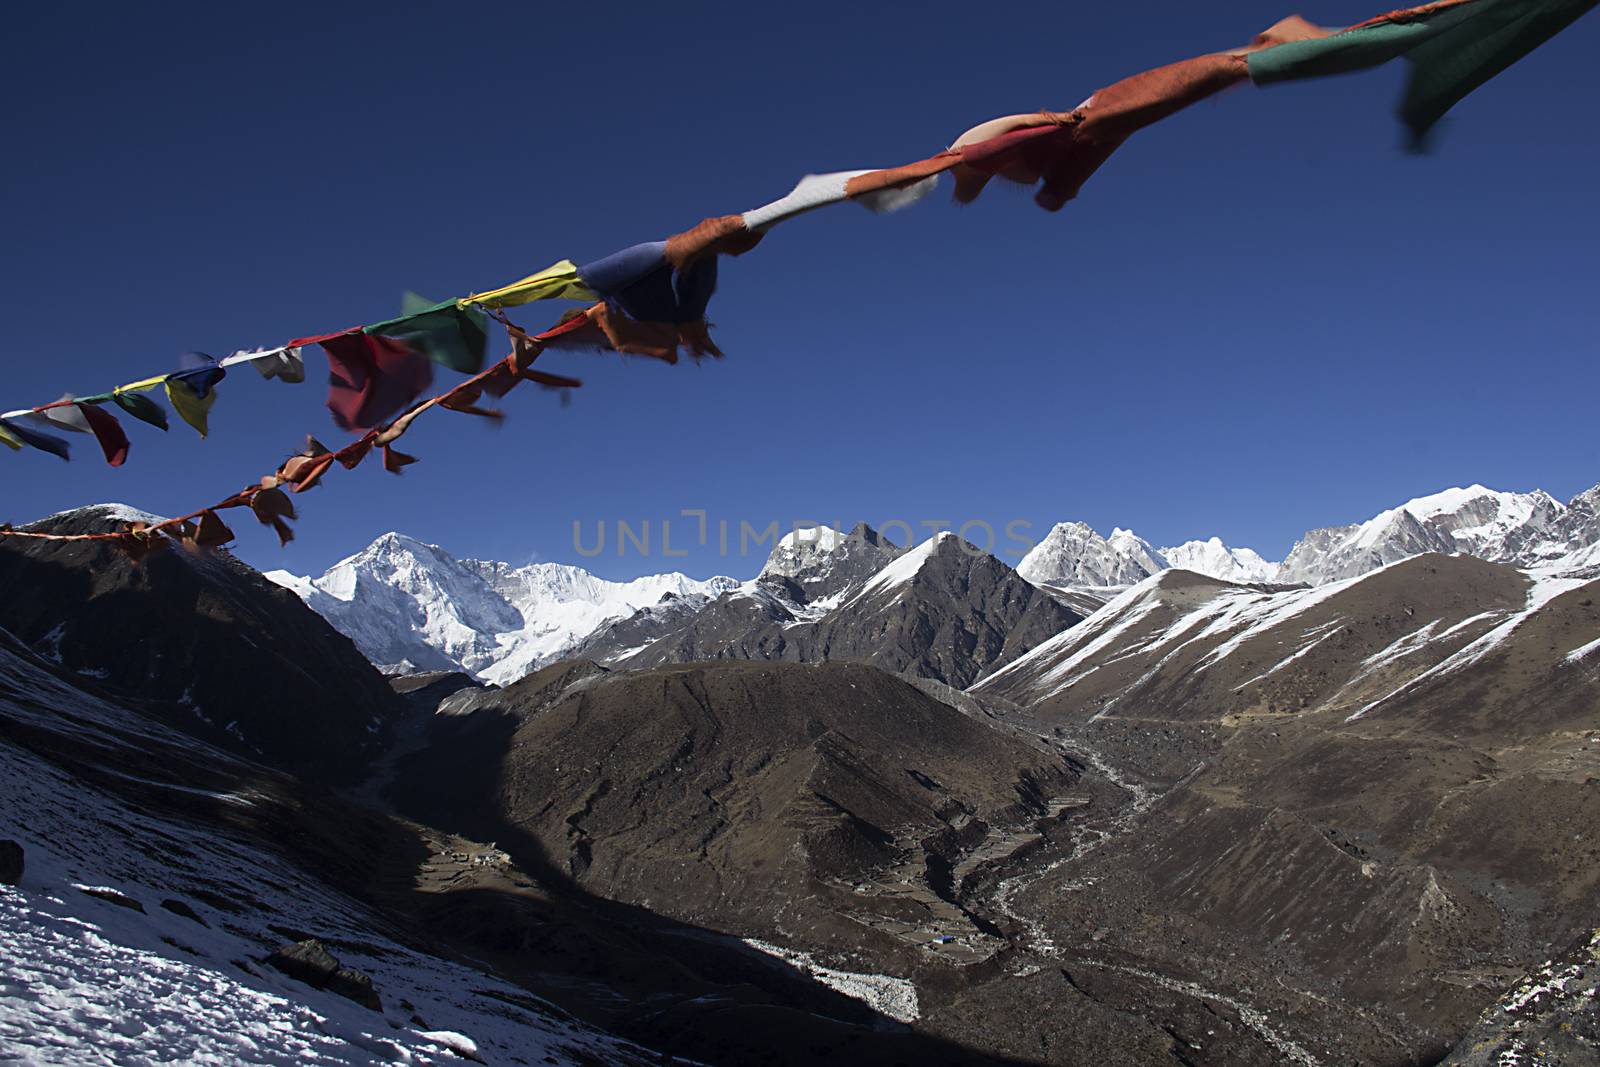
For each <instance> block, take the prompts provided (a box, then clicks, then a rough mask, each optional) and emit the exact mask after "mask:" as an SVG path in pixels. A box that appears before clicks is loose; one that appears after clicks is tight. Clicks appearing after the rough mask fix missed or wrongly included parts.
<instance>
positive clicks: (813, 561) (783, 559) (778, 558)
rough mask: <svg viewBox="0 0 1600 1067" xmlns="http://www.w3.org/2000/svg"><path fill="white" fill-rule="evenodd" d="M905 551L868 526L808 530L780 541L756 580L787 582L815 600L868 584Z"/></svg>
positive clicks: (811, 528) (826, 527)
mask: <svg viewBox="0 0 1600 1067" xmlns="http://www.w3.org/2000/svg"><path fill="white" fill-rule="evenodd" d="M902 551H903V550H902V549H900V548H899V547H897V546H896V545H894V544H892V543H890V542H889V541H886V540H884V538H883V537H882V536H881V535H880V534H879V533H878V531H876V530H874V529H873V528H872V527H870V526H868V525H866V524H865V523H862V524H860V525H858V526H856V528H855V529H853V530H851V531H850V532H849V533H848V534H843V533H840V532H839V531H838V530H835V529H833V528H832V527H830V526H811V527H806V528H803V529H799V530H794V531H791V532H790V533H787V534H785V535H784V536H783V537H782V538H781V539H780V540H779V541H778V544H777V545H776V546H775V547H774V548H773V550H772V553H771V555H769V556H768V557H767V561H766V563H765V564H764V565H763V566H762V568H761V573H760V574H758V575H756V581H757V582H760V581H763V580H767V581H771V580H774V579H787V580H788V581H791V582H793V583H795V584H796V585H798V586H799V587H800V588H801V590H803V591H804V593H805V595H806V597H807V599H808V600H813V601H815V600H819V599H824V598H827V597H830V596H834V595H836V594H839V593H842V592H844V590H845V589H846V588H848V587H850V586H853V585H856V584H858V583H860V582H862V581H865V580H866V579H867V578H870V577H871V576H872V575H874V574H876V573H877V572H879V571H880V570H882V569H883V568H884V567H886V566H888V565H889V564H890V563H892V562H893V561H894V560H895V558H896V557H897V556H899V555H900V554H901V552H902Z"/></svg>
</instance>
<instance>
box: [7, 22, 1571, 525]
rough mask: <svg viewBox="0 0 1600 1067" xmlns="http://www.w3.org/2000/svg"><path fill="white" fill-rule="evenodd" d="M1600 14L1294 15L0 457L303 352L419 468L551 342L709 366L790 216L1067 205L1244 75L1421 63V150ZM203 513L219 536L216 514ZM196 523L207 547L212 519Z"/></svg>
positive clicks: (1410, 109) (239, 358)
mask: <svg viewBox="0 0 1600 1067" xmlns="http://www.w3.org/2000/svg"><path fill="white" fill-rule="evenodd" d="M1597 4H1600V0H1433V2H1430V3H1425V4H1422V5H1420V6H1415V7H1409V8H1404V9H1401V10H1398V11H1391V12H1388V13H1387V14H1382V15H1379V16H1377V17H1375V18H1370V19H1367V20H1366V21H1364V22H1358V23H1356V24H1354V25H1352V26H1348V27H1345V28H1343V29H1329V28H1324V27H1321V26H1316V25H1314V24H1312V23H1310V22H1307V21H1306V20H1305V19H1302V18H1300V17H1299V16H1292V17H1290V18H1286V19H1283V20H1281V21H1279V22H1278V23H1276V24H1274V25H1273V26H1271V27H1269V28H1268V29H1267V30H1266V31H1264V32H1262V33H1261V34H1258V35H1257V36H1256V37H1255V38H1254V39H1253V40H1252V41H1250V42H1249V43H1248V44H1246V45H1244V46H1241V47H1238V48H1234V49H1230V50H1227V51H1220V52H1212V53H1208V54H1204V55H1199V56H1196V57H1194V58H1192V59H1185V60H1182V61H1180V62H1177V63H1171V64H1167V65H1166V66H1161V67H1156V68H1154V69H1151V70H1146V71H1143V72H1140V73H1137V74H1134V75H1133V76H1132V77H1128V78H1124V79H1122V80H1121V81H1118V82H1115V83H1113V84H1111V85H1109V86H1107V87H1105V88H1102V89H1099V90H1097V91H1096V92H1094V93H1093V94H1092V95H1091V96H1090V97H1089V98H1088V99H1087V100H1085V101H1084V102H1083V103H1081V104H1079V105H1078V106H1077V107H1075V108H1073V109H1072V110H1070V111H1063V112H1056V111H1043V110H1041V111H1035V112H1030V113H1025V114H1014V115H1005V116H1001V117H999V118H995V119H990V120H989V121H987V122H984V123H981V124H979V125H977V126H974V127H973V128H972V129H970V130H968V131H966V132H965V133H963V134H961V135H960V136H959V137H957V138H956V139H955V141H954V142H953V143H952V144H951V145H950V147H948V148H946V149H944V150H942V151H939V152H936V153H935V154H933V155H932V156H929V157H927V158H925V159H921V160H917V161H915V162H912V163H907V164H904V165H902V166H898V167H889V168H884V169H880V170H853V171H834V172H830V173H822V174H807V175H806V176H804V177H803V178H801V179H800V181H799V182H798V183H796V184H795V186H794V187H793V188H792V189H791V190H790V191H789V192H788V193H787V194H786V195H784V196H782V197H780V198H779V199H777V200H774V201H772V202H770V203H767V204H764V205H762V206H760V207H757V208H753V209H751V210H749V211H745V212H743V213H741V214H732V215H719V216H714V217H711V218H707V219H705V220H703V221H702V222H700V223H699V224H697V225H696V226H694V227H692V228H690V229H688V230H685V231H683V232H681V233H677V234H674V235H672V236H670V237H668V238H667V239H666V240H662V241H647V242H644V243H641V244H634V245H630V246H628V247H627V248H624V249H622V250H621V251H619V252H615V253H613V254H611V255H609V256H604V257H601V258H599V259H595V260H591V261H589V262H587V263H585V264H583V265H581V266H580V265H578V264H576V263H575V262H574V261H573V260H570V259H563V260H560V261H558V262H556V263H554V264H552V265H551V266H549V267H546V268H544V269H543V270H540V271H537V272H535V273H533V274H529V275H527V276H526V277H523V278H520V279H518V280H517V281H514V282H511V283H509V284H507V285H503V286H500V287H499V288H495V289H490V290H488V291H486V292H481V293H473V294H472V295H469V296H466V297H462V298H459V299H455V300H446V301H441V302H437V303H434V302H430V301H428V300H425V299H423V298H422V297H419V296H416V295H415V294H407V296H406V298H405V302H404V304H403V306H402V309H401V314H400V316H399V317H397V318H393V319H388V320H385V321H383V322H378V323H373V324H372V325H369V326H364V327H354V328H351V329H347V330H341V331H337V332H334V333H326V334H320V335H317V336H314V337H302V338H299V339H297V340H293V341H290V342H288V343H286V344H284V345H282V346H279V347H276V348H264V349H257V350H251V351H246V350H241V351H237V352H234V353H233V354H232V355H231V356H228V357H227V358H225V359H223V360H220V361H218V360H215V359H212V358H211V357H210V356H208V355H205V354H204V353H189V354H187V355H186V356H185V357H184V362H183V364H182V366H181V367H180V369H179V370H177V371H174V372H172V373H170V374H164V375H158V376H156V377H152V378H146V379H142V380H140V381H135V382H129V383H127V384H125V385H121V386H118V387H117V388H115V389H113V390H111V391H110V392H107V393H97V394H94V395H93V396H86V397H79V398H76V399H73V398H72V397H66V398H63V399H62V400H58V401H55V402H54V403H52V404H45V405H41V406H39V407H34V408H24V409H20V410H17V411H9V412H0V444H3V445H5V446H6V447H8V448H11V449H13V450H17V449H20V448H22V447H23V446H28V447H30V448H36V449H40V450H42V451H46V452H50V453H52V454H54V455H57V456H60V457H62V458H63V459H65V458H67V457H68V456H69V448H68V446H67V442H66V441H65V440H63V439H62V438H59V437H57V436H55V435H54V434H53V433H49V432H45V430H44V429H41V428H40V427H41V426H43V427H46V428H50V427H54V428H59V429H65V430H68V431H77V432H87V433H91V434H93V435H94V436H95V438H96V440H97V441H98V442H99V444H100V447H101V451H102V452H103V454H104V455H105V457H106V460H107V462H109V463H111V464H112V465H113V466H115V465H118V464H121V463H122V462H124V461H125V460H126V458H127V455H128V447H129V446H128V439H127V435H126V433H125V432H124V430H123V427H122V424H121V423H120V422H119V421H118V420H117V418H116V416H114V415H113V414H111V412H110V411H109V410H108V408H109V405H111V404H115V405H116V406H117V407H119V408H121V409H122V411H123V412H124V413H125V414H128V415H131V416H132V417H134V418H135V419H138V420H139V421H141V422H146V423H149V424H151V425H153V426H158V427H160V428H161V429H163V430H165V429H166V428H167V425H168V420H167V415H166V412H165V411H164V410H163V409H162V408H161V406H160V405H158V404H157V403H156V402H155V401H154V400H152V399H151V398H150V397H148V396H145V395H144V394H145V393H146V392H148V391H150V390H153V389H154V388H155V387H157V386H162V387H163V388H164V390H165V392H166V394H167V398H168V400H169V401H170V403H171V405H172V407H173V409H174V410H175V411H177V413H178V415H179V417H181V418H182V419H183V420H184V421H185V422H187V423H188V424H189V425H191V426H193V427H194V428H195V429H196V430H197V431H198V432H199V433H200V435H201V436H202V437H204V436H205V435H206V434H207V432H208V419H209V415H210V412H211V409H212V406H213V405H214V404H215V402H216V392H215V389H216V386H217V384H218V383H219V382H221V381H222V380H223V377H224V376H225V375H226V373H227V370H228V368H230V367H232V366H236V365H238V364H240V363H246V362H248V363H252V364H254V365H255V367H256V369H257V370H258V371H259V372H260V374H261V375H262V376H263V377H264V378H267V379H269V380H270V379H273V378H276V379H279V380H281V381H285V382H301V381H304V380H305V375H306V369H305V362H304V359H303V355H302V348H303V347H304V346H306V345H310V344H318V345H321V346H322V348H323V350H324V352H325V353H326V354H327V358H328V364H329V371H330V374H329V390H328V401H327V403H328V407H329V409H330V411H331V412H332V414H333V419H334V421H335V423H336V424H338V425H339V426H340V427H341V428H342V429H345V430H348V431H352V432H355V433H357V434H362V435H364V436H363V438H362V441H365V444H364V445H363V444H362V441H358V442H356V443H355V445H354V446H353V448H352V449H346V450H341V451H340V452H339V453H337V458H338V459H339V460H340V462H342V463H345V464H346V465H347V466H353V465H355V464H356V463H359V462H361V460H362V458H363V457H364V456H365V455H366V453H367V452H368V451H370V450H371V449H372V448H373V447H377V446H380V445H381V446H382V447H383V449H384V465H385V466H386V467H387V468H388V469H390V470H398V469H399V468H400V467H403V466H405V465H406V464H407V463H409V462H411V461H412V460H411V457H407V456H405V455H404V454H402V453H398V452H394V451H393V450H392V449H391V448H390V447H389V446H390V444H391V442H392V441H393V440H394V439H395V438H397V437H398V436H399V435H400V434H402V433H404V427H405V426H408V425H409V420H410V419H413V418H415V417H416V415H417V414H418V413H420V411H422V410H426V409H427V408H428V407H431V406H441V407H446V408H449V409H450V410H453V411H458V412H464V413H467V414H473V415H479V416H485V417H489V418H499V417H500V413H499V412H498V411H497V410H495V409H493V408H490V407H486V406H484V405H483V404H482V403H481V400H482V398H483V396H484V395H485V394H487V395H490V396H503V395H504V394H505V392H507V391H508V390H510V389H511V388H513V387H514V386H516V385H517V384H519V383H520V382H523V381H533V382H535V383H537V384H539V385H541V386H543V387H546V388H553V389H560V390H567V389H570V388H572V387H573V386H576V385H577V384H579V383H578V380H577V379H575V378H563V377H561V376H559V375H551V374H547V373H545V372H543V371H535V370H532V369H531V368H530V364H531V363H532V360H533V359H534V358H536V357H537V355H538V353H539V352H541V351H543V350H544V349H545V348H548V347H585V348H600V349H603V350H608V351H615V352H621V353H627V354H633V355H642V356H647V357H651V358H655V359H660V360H663V361H666V362H669V363H672V362H676V361H677V359H678V358H679V354H680V352H682V351H687V352H688V353H689V355H690V356H692V357H695V358H700V357H703V356H720V355H722V352H721V350H720V349H718V347H717V346H716V344H715V343H714V342H713V341H712V339H711V336H710V325H709V323H708V322H707V320H706V313H707V309H708V307H709V304H710V300H711V297H712V295H713V294H714V293H715V291H716V287H717V276H718V261H719V259H720V258H721V257H722V256H737V255H741V254H743V253H745V252H748V251H750V250H751V249H753V248H754V247H755V246H756V245H757V244H758V243H759V242H760V241H761V240H762V239H763V237H764V236H765V235H766V234H767V233H768V232H770V231H771V229H772V228H773V227H774V226H776V225H778V224H779V223H781V222H785V221H787V220H789V219H792V218H796V217H798V216H800V215H803V214H806V213H808V212H812V211H816V210H819V209H821V208H824V207H828V206H831V205H833V204H837V203H843V202H845V201H853V202H855V203H858V204H861V205H862V206H864V207H866V208H868V209H869V210H872V211H875V212H888V211H895V210H898V209H900V208H903V207H906V206H908V205H910V204H913V203H916V202H917V201H918V200H920V199H922V198H923V197H925V196H926V195H927V194H928V192H929V191H930V190H932V189H933V188H934V186H935V185H936V184H937V182H938V181H939V175H940V174H942V173H943V172H945V171H950V172H952V175H953V177H954V179H955V198H956V200H958V201H960V202H963V203H965V202H970V201H972V200H974V199H976V198H977V197H978V196H979V195H980V194H981V193H982V191H983V190H984V188H985V187H986V186H987V184H988V183H989V182H990V181H992V180H994V179H995V178H1000V179H1002V180H1008V181H1014V182H1019V183H1022V184H1025V185H1030V186H1037V190H1036V192H1035V197H1034V199H1035V201H1036V202H1037V203H1038V204H1039V206H1041V207H1043V208H1045V209H1046V210H1049V211H1056V210H1059V209H1060V208H1062V207H1063V206H1064V205H1066V204H1067V203H1068V202H1069V201H1071V200H1073V199H1074V198H1076V197H1077V196H1078V195H1079V193H1080V192H1081V190H1082V188H1083V186H1084V184H1085V183H1086V182H1087V181H1088V180H1089V179H1090V178H1091V177H1093V176H1094V175H1095V174H1096V173H1097V172H1098V171H1099V170H1100V169H1101V168H1102V167H1103V166H1104V165H1105V163H1106V162H1107V161H1108V160H1109V159H1110V158H1111V156H1112V155H1113V154H1114V153H1115V152H1116V151H1117V149H1118V148H1119V147H1121V146H1122V144H1124V143H1125V142H1126V141H1127V140H1128V138H1129V137H1131V136H1132V135H1134V134H1135V133H1137V132H1139V131H1140V130H1143V129H1145V128H1146V127H1148V126H1150V125H1152V124H1154V123H1156V122H1159V121H1161V120H1162V119H1165V118H1168V117H1170V116H1172V115H1174V114H1176V113H1177V112H1179V111H1181V110H1183V109H1185V108H1187V107H1189V106H1191V105H1192V104H1194V103H1196V102H1198V101H1200V100H1203V99H1206V98H1208V97H1211V96H1214V95H1216V94H1217V93H1219V92H1221V91H1222V90H1224V89H1227V88H1229V87H1231V86H1235V85H1239V84H1242V83H1244V82H1246V81H1249V82H1251V83H1253V84H1256V85H1271V84H1274V83H1277V82H1280V81H1290V80H1296V79H1304V78H1314V77H1323V76H1329V75H1336V74H1344V73H1350V72H1355V71H1360V70H1364V69H1367V68H1370V67H1376V66H1379V65H1381V64H1384V63H1387V62H1389V61H1391V60H1394V59H1401V58H1403V59H1405V60H1407V61H1408V63H1409V64H1410V66H1411V77H1410V80H1409V82H1408V85H1407V89H1406V93H1405V96H1404V98H1403V100H1402V102H1401V104H1400V108H1399V112H1400V118H1401V120H1402V121H1403V122H1404V123H1405V125H1406V127H1407V128H1408V129H1409V131H1410V133H1411V136H1412V138H1413V141H1414V143H1420V142H1421V140H1422V138H1423V137H1424V136H1425V135H1426V134H1427V133H1428V132H1429V130H1430V129H1432V127H1433V126H1434V125H1435V124H1436V123H1437V122H1438V121H1439V119H1440V118H1441V117H1442V116H1443V115H1444V114H1445V113H1446V112H1448V111H1449V110H1450V108H1451V107H1453V106H1454V105H1455V104H1456V103H1458V102H1459V101H1460V100H1461V99H1462V98H1464V97H1465V96H1466V95H1467V94H1469V93H1471V92H1472V91H1474V90H1475V89H1477V88H1478V87H1479V86H1481V85H1483V84H1484V83H1485V82H1486V81H1488V80H1489V79H1490V78H1492V77H1493V76H1494V75H1496V74H1498V73H1500V72H1501V71H1503V70H1505V69H1506V68H1507V67H1509V66H1510V65H1512V64H1513V63H1515V62H1516V61H1518V60H1519V59H1521V58H1523V57H1524V56H1526V55H1528V54H1529V53H1530V52H1532V51H1533V50H1534V49H1536V48H1537V47H1538V46H1539V45H1541V44H1543V43H1544V42H1545V41H1547V40H1549V39H1550V38H1551V37H1553V36H1554V35H1555V34H1557V33H1559V32H1561V31H1562V30H1563V29H1565V28H1566V27H1567V26H1569V25H1571V24H1572V23H1573V22H1574V21H1575V20H1576V19H1578V18H1579V17H1580V16H1582V15H1583V14H1584V13H1586V12H1588V11H1591V10H1592V9H1594V8H1595V7H1596V6H1597ZM552 299H563V300H581V301H584V302H585V303H586V304H587V305H588V306H586V307H583V308H581V309H579V310H574V311H572V312H570V313H569V314H568V315H567V316H566V317H564V318H563V319H562V320H561V322H560V323H558V324H557V326H555V327H553V328H552V329H549V330H546V331H544V332H543V333H541V334H538V335H529V334H526V333H522V332H521V331H519V330H517V329H516V328H515V327H513V326H511V325H510V324H509V323H506V325H507V329H508V331H511V336H512V354H511V355H510V356H508V357H507V358H506V359H505V360H503V361H501V362H500V363H497V364H495V365H493V366H491V367H490V368H489V369H488V370H487V371H483V370H481V369H480V368H482V367H483V365H484V360H485V357H486V355H487V348H488V334H487V318H486V313H487V315H492V316H494V317H496V318H498V319H500V320H501V321H502V322H504V321H505V320H504V317H503V312H504V309H506V308H510V307H516V306H520V305H524V304H528V303H532V302H534V301H539V300H552ZM435 363H437V364H439V365H441V366H444V367H447V368H449V369H451V370H454V371H457V372H459V373H463V374H469V375H473V376H474V377H472V378H471V379H470V380H468V381H467V382H463V383H461V384H460V385H458V386H457V387H455V388H454V389H452V390H449V391H447V392H445V393H444V394H441V395H440V396H437V397H434V398H433V399H432V400H429V401H426V402H424V403H423V404H421V405H420V406H419V405H417V403H416V402H417V400H418V398H419V397H421V396H422V395H423V394H424V393H425V392H427V390H428V388H429V386H430V385H431V384H432V382H433V374H434V372H433V369H432V367H433V364H435ZM565 395H566V394H565V392H563V397H565ZM373 434H376V435H377V436H376V437H372V436H371V435H373ZM369 437H370V438H371V439H370V440H369V439H368V438H369ZM334 455H335V454H334V453H329V452H328V450H327V449H322V451H321V452H320V453H316V454H313V455H309V456H303V457H300V459H302V460H304V463H302V464H300V466H299V467H297V471H298V472H299V474H300V476H299V477H298V478H296V479H290V480H289V481H288V482H287V483H286V484H290V485H291V487H292V488H293V490H294V491H295V492H300V491H303V490H304V489H306V488H309V487H310V486H312V485H315V484H316V482H317V479H319V478H320V477H321V475H322V473H323V472H324V471H326V469H327V468H328V465H330V464H331V463H332V462H333V458H328V457H332V456H334ZM301 468H303V469H301ZM258 491H259V489H257V490H251V491H250V492H251V493H255V492H258ZM245 499H247V498H245V497H241V498H240V503H242V502H243V501H244V500H245ZM232 506H238V504H237V503H236V504H235V505H232ZM187 518H188V519H197V520H200V525H202V526H203V525H205V520H204V517H203V516H202V515H200V514H199V513H197V514H196V515H192V516H188V517H187ZM279 518H280V520H281V519H282V518H283V516H280V517H279ZM195 530H196V534H197V535H198V533H199V532H200V526H196V528H195ZM280 535H281V531H280Z"/></svg>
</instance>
